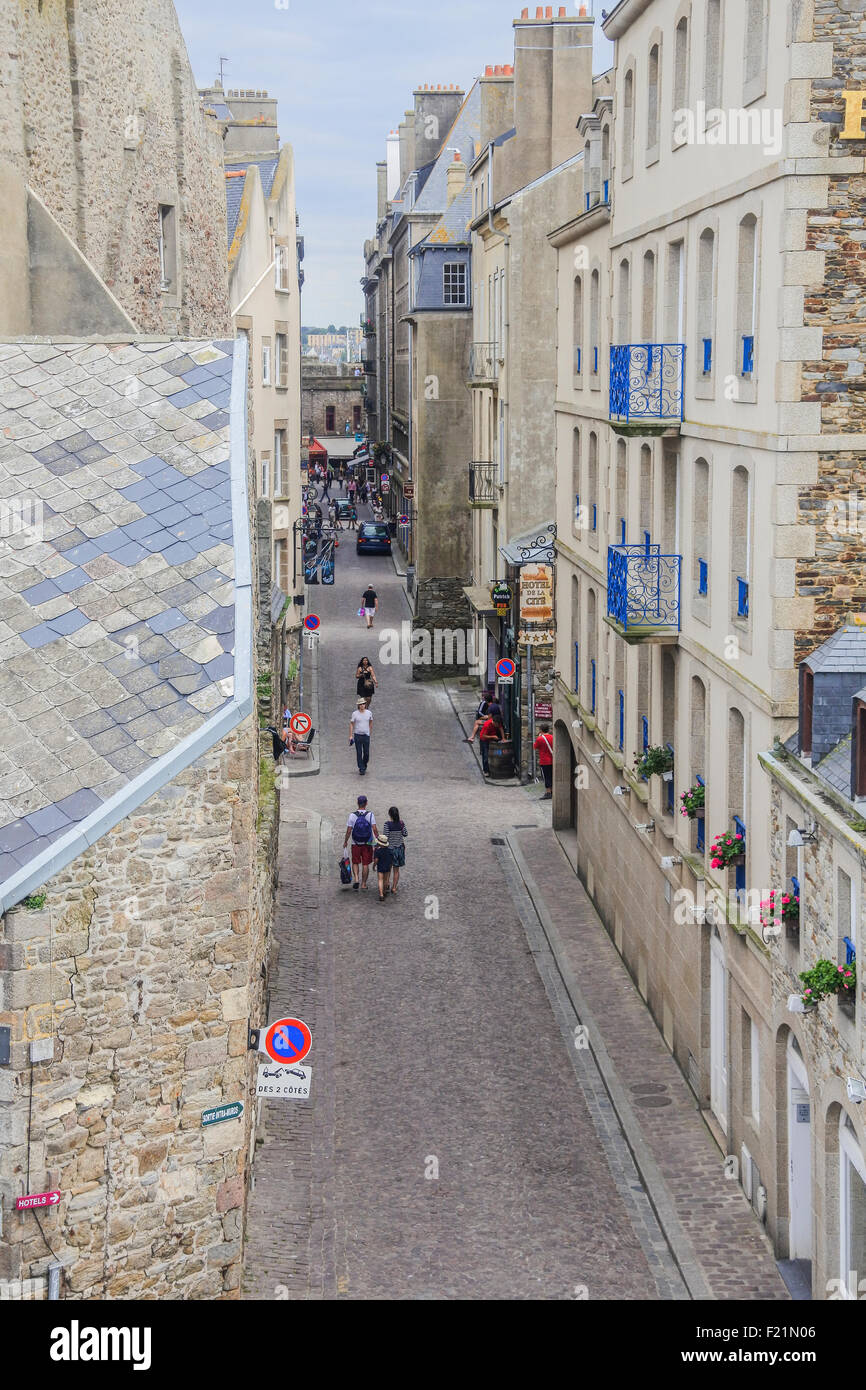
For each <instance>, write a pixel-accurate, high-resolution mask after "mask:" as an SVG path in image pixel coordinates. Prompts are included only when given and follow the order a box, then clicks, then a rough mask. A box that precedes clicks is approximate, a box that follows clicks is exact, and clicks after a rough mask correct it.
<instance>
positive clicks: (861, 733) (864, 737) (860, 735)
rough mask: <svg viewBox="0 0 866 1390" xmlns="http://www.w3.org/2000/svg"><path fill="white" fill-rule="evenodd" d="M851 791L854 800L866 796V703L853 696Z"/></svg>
mask: <svg viewBox="0 0 866 1390" xmlns="http://www.w3.org/2000/svg"><path fill="white" fill-rule="evenodd" d="M851 774H852V777H851V780H852V782H853V786H852V788H851V792H852V795H853V798H854V800H855V801H860V800H862V799H863V798H864V797H866V703H864V701H863V700H861V699H859V698H858V697H857V696H856V695H855V697H854V748H853V754H852V758H851Z"/></svg>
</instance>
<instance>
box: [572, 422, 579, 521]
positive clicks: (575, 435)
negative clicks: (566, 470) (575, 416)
mask: <svg viewBox="0 0 866 1390" xmlns="http://www.w3.org/2000/svg"><path fill="white" fill-rule="evenodd" d="M571 488H572V492H573V493H574V532H575V535H577V534H579V532H580V530H581V514H580V430H574V431H573V432H572V436H571Z"/></svg>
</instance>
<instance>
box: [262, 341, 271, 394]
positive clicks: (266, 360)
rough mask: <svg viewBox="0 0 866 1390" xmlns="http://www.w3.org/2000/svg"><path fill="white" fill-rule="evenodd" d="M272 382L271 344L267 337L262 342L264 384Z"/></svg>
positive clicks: (267, 384)
mask: <svg viewBox="0 0 866 1390" xmlns="http://www.w3.org/2000/svg"><path fill="white" fill-rule="evenodd" d="M270 384H271V344H270V341H269V340H268V339H267V338H266V339H265V340H264V341H263V342H262V385H263V386H270Z"/></svg>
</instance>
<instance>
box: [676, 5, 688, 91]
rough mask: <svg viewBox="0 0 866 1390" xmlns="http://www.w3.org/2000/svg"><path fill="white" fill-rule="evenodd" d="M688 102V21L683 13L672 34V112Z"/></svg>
mask: <svg viewBox="0 0 866 1390" xmlns="http://www.w3.org/2000/svg"><path fill="white" fill-rule="evenodd" d="M688 102H689V21H688V19H687V18H686V16H685V15H683V17H682V19H681V20H680V22H679V24H678V25H677V27H676V33H675V35H674V113H676V112H677V111H682V110H684V109H685V107H686V106H688Z"/></svg>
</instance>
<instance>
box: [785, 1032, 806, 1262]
mask: <svg viewBox="0 0 866 1390" xmlns="http://www.w3.org/2000/svg"><path fill="white" fill-rule="evenodd" d="M788 1209H789V1212H790V1224H789V1230H788V1246H789V1249H788V1257H789V1259H792V1260H811V1258H812V1125H811V1107H810V1102H809V1080H808V1077H807V1076H806V1068H805V1067H804V1066H803V1062H802V1060H801V1058H800V1057H798V1056H797V1054H796V1053H795V1052H794V1049H793V1048H792V1046H791V1043H790V1040H789V1042H788Z"/></svg>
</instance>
